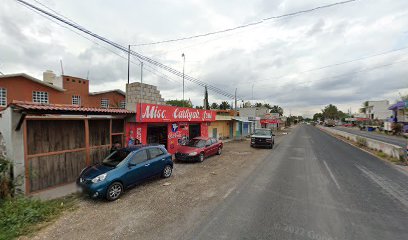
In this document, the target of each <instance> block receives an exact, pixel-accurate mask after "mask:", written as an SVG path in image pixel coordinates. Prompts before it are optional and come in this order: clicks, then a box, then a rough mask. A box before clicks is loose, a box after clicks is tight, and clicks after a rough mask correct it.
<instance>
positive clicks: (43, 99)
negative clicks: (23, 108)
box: [33, 91, 48, 104]
mask: <svg viewBox="0 0 408 240" xmlns="http://www.w3.org/2000/svg"><path fill="white" fill-rule="evenodd" d="M33 102H35V103H46V104H48V93H47V92H40V91H34V92H33Z"/></svg>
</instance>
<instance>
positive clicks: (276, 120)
mask: <svg viewBox="0 0 408 240" xmlns="http://www.w3.org/2000/svg"><path fill="white" fill-rule="evenodd" d="M260 122H261V124H277V123H281V120H280V119H261V121H260Z"/></svg>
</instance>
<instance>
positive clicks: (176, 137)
mask: <svg viewBox="0 0 408 240" xmlns="http://www.w3.org/2000/svg"><path fill="white" fill-rule="evenodd" d="M136 112H137V113H136V114H135V115H134V117H132V118H130V119H128V121H127V123H126V142H127V143H128V142H129V140H131V139H137V140H139V141H140V142H141V143H142V144H162V145H164V146H165V148H166V149H167V151H169V153H171V154H174V153H175V152H176V151H177V149H178V147H179V146H180V145H181V144H183V143H185V142H187V141H188V140H189V139H192V138H195V137H208V126H209V125H210V124H211V123H212V122H214V121H215V116H216V113H215V112H214V111H212V110H202V109H195V108H183V107H174V106H168V105H159V104H149V103H141V104H140V103H139V104H137V105H136ZM138 113H141V114H138Z"/></svg>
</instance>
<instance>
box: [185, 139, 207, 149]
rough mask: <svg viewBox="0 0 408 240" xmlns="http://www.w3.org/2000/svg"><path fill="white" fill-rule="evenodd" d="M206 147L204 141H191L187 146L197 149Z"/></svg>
mask: <svg viewBox="0 0 408 240" xmlns="http://www.w3.org/2000/svg"><path fill="white" fill-rule="evenodd" d="M204 145H205V141H204V140H202V139H191V140H190V141H189V142H188V143H187V144H186V146H189V147H196V148H201V147H204Z"/></svg>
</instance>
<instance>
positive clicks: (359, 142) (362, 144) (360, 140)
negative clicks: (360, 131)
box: [357, 137, 367, 147]
mask: <svg viewBox="0 0 408 240" xmlns="http://www.w3.org/2000/svg"><path fill="white" fill-rule="evenodd" d="M357 145H358V146H359V147H367V140H366V139H365V138H363V137H357Z"/></svg>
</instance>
